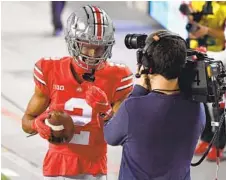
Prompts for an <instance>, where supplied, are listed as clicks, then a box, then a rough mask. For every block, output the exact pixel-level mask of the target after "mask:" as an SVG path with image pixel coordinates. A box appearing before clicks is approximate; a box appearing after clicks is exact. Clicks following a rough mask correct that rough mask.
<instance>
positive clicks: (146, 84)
mask: <svg viewBox="0 0 226 180" xmlns="http://www.w3.org/2000/svg"><path fill="white" fill-rule="evenodd" d="M149 81H150V79H149V77H148V75H147V74H141V76H140V78H138V79H137V83H136V84H138V85H140V86H142V87H144V88H145V89H147V90H149V91H151V86H150V82H149Z"/></svg>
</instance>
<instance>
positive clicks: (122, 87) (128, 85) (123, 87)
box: [116, 83, 133, 91]
mask: <svg viewBox="0 0 226 180" xmlns="http://www.w3.org/2000/svg"><path fill="white" fill-rule="evenodd" d="M132 85H133V83H130V84H127V85H124V86H121V87H118V88H117V89H116V91H119V90H122V89H126V88H128V87H130V86H132Z"/></svg>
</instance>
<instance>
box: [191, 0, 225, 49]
mask: <svg viewBox="0 0 226 180" xmlns="http://www.w3.org/2000/svg"><path fill="white" fill-rule="evenodd" d="M204 4H205V1H191V6H192V9H193V10H195V11H197V12H200V11H202V8H203V5H204ZM212 7H213V14H211V15H203V16H202V19H201V20H200V22H199V24H201V25H204V26H207V27H209V28H213V29H223V30H224V28H225V22H226V2H216V1H213V2H212ZM190 47H191V48H192V49H195V48H197V47H198V42H197V41H196V40H191V41H190ZM224 47H225V39H219V38H215V37H211V36H208V38H207V50H208V51H222V50H223V49H224Z"/></svg>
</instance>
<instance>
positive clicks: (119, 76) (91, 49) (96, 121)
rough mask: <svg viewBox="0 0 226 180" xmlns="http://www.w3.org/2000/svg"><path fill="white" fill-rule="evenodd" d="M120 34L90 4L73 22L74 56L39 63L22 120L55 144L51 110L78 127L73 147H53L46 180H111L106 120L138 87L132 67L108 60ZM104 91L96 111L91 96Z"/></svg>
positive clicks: (70, 44)
mask: <svg viewBox="0 0 226 180" xmlns="http://www.w3.org/2000/svg"><path fill="white" fill-rule="evenodd" d="M114 31H115V30H114V26H113V22H112V20H111V18H110V17H109V16H108V15H107V13H106V12H105V11H104V10H103V9H101V8H98V7H96V6H88V5H87V6H84V7H82V8H81V9H79V10H78V11H75V12H73V13H72V14H71V15H70V16H69V18H68V20H67V27H66V30H65V33H66V34H65V39H66V43H67V47H68V51H69V53H70V56H69V57H62V58H60V59H51V58H50V59H45V58H42V59H40V60H39V61H38V62H37V63H36V64H35V67H34V81H35V92H34V94H33V96H32V98H31V100H30V102H29V104H28V106H27V109H26V111H25V114H24V116H23V119H22V128H23V130H24V131H25V132H27V133H30V134H32V133H38V134H39V135H40V136H41V137H42V138H44V139H46V140H49V139H50V136H51V137H52V135H51V129H50V127H49V126H47V125H46V124H45V119H46V118H47V117H48V115H49V114H48V112H47V111H46V109H47V108H49V109H56V110H58V108H59V110H62V111H65V112H66V113H68V114H69V115H70V116H71V117H72V119H73V122H74V125H75V134H74V137H73V138H72V140H71V141H70V142H69V143H63V142H62V143H61V144H54V143H51V142H50V143H49V149H48V152H47V154H46V156H45V159H44V162H43V174H44V176H45V179H46V180H54V179H56V180H58V179H62V180H63V179H67V178H68V179H86V180H106V178H107V177H106V174H107V144H106V142H105V140H104V136H103V120H104V119H106V118H107V119H108V117H109V116H111V115H112V114H113V113H114V112H116V111H117V109H118V108H119V106H120V104H121V102H122V101H123V99H125V98H126V97H127V95H128V94H129V93H130V92H131V90H132V87H133V74H132V72H131V71H130V70H129V69H128V67H127V66H125V65H122V64H115V63H112V62H108V61H107V59H108V58H110V57H111V55H112V47H113V45H114V44H115V38H114ZM92 85H95V87H96V88H92ZM98 88H101V89H102V91H104V92H105V93H106V97H105V99H104V100H105V101H104V103H103V104H98V106H97V107H95V108H91V107H90V106H89V105H88V104H87V102H86V101H89V100H88V99H87V98H88V97H89V96H88V95H87V94H89V93H94V94H95V99H97V100H98V98H100V97H102V96H99V95H98V92H99V89H98ZM88 90H89V91H88ZM89 102H90V101H89ZM91 103H93V104H95V103H96V100H94V101H93V102H91ZM56 107H57V108H56ZM99 109H101V111H102V113H101V114H99V113H98V112H99Z"/></svg>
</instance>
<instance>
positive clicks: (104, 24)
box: [65, 5, 115, 70]
mask: <svg viewBox="0 0 226 180" xmlns="http://www.w3.org/2000/svg"><path fill="white" fill-rule="evenodd" d="M65 40H66V42H67V46H68V51H69V53H70V55H71V56H72V57H74V59H75V61H76V63H77V64H78V65H79V66H80V67H82V68H84V69H87V70H89V69H99V68H100V67H102V66H101V64H104V62H105V61H106V60H107V58H110V57H111V54H112V47H113V45H114V43H115V38H114V26H113V22H112V20H111V18H110V17H109V16H108V15H107V13H106V12H105V11H104V10H103V9H100V8H98V7H96V6H89V5H87V6H84V7H82V8H81V9H79V10H78V11H75V12H73V13H72V14H71V15H70V16H69V18H68V20H67V26H66V30H65Z"/></svg>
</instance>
